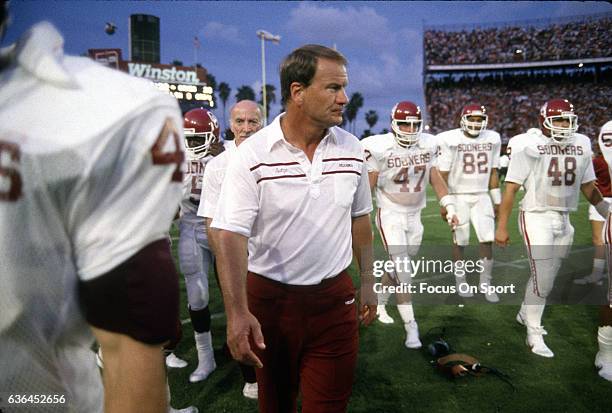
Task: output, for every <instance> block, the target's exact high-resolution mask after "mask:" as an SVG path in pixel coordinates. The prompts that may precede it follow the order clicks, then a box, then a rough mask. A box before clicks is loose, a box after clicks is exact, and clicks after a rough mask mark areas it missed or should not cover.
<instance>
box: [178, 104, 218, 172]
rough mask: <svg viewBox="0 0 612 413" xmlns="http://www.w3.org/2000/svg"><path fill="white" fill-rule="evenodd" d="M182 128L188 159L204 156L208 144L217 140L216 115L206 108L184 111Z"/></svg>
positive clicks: (208, 149) (208, 148)
mask: <svg viewBox="0 0 612 413" xmlns="http://www.w3.org/2000/svg"><path fill="white" fill-rule="evenodd" d="M183 130H184V132H185V146H186V148H185V150H186V152H187V156H188V157H189V159H192V160H197V159H202V158H205V157H206V156H207V155H208V154H209V151H210V146H211V145H212V144H213V143H215V142H219V122H218V121H217V118H216V116H215V115H214V114H213V113H212V112H210V111H208V110H206V109H202V108H198V109H192V110H190V111H189V112H187V113H185V117H184V119H183Z"/></svg>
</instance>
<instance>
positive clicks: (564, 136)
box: [540, 99, 578, 143]
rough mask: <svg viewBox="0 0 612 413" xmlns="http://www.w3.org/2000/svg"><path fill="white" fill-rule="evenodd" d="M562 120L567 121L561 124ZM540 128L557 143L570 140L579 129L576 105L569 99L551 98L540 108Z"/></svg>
mask: <svg viewBox="0 0 612 413" xmlns="http://www.w3.org/2000/svg"><path fill="white" fill-rule="evenodd" d="M560 121H566V123H565V124H562V125H561V124H559V122H560ZM555 123H556V124H555ZM540 129H542V132H543V133H544V135H546V136H548V137H549V138H551V139H552V140H554V141H555V142H557V143H565V142H568V141H570V140H571V139H572V138H573V137H574V133H576V131H577V130H578V116H576V114H575V113H574V105H572V104H571V103H570V102H569V100H567V99H551V100H549V101H548V102H546V103H544V105H543V106H542V107H541V108H540Z"/></svg>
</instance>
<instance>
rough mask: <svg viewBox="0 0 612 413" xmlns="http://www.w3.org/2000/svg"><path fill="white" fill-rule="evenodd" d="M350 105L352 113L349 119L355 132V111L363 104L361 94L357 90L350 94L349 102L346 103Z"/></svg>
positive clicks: (357, 111)
mask: <svg viewBox="0 0 612 413" xmlns="http://www.w3.org/2000/svg"><path fill="white" fill-rule="evenodd" d="M348 106H351V107H352V111H353V113H351V114H352V115H353V116H352V119H349V120H350V121H351V122H352V123H353V134H355V120H356V119H357V113H359V109H361V107H362V106H363V96H362V95H361V93H359V92H355V93H353V94H352V95H351V98H350V99H349V103H348V105H347V107H348Z"/></svg>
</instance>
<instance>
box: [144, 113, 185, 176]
mask: <svg viewBox="0 0 612 413" xmlns="http://www.w3.org/2000/svg"><path fill="white" fill-rule="evenodd" d="M170 135H172V137H173V138H174V147H175V148H176V150H175V151H174V152H162V150H163V148H164V146H165V145H166V142H167V141H168V137H169V136H170ZM151 157H152V159H153V165H168V164H171V163H174V164H176V169H175V170H174V173H173V174H172V181H173V182H182V181H183V172H181V165H182V164H183V159H185V154H184V153H183V151H182V150H181V146H180V143H179V134H178V132H177V131H176V128H175V127H174V124H173V123H172V121H171V120H170V119H166V122H165V123H164V127H163V128H162V131H161V133H160V134H159V137H158V138H157V140H156V141H155V143H154V144H153V147H152V148H151Z"/></svg>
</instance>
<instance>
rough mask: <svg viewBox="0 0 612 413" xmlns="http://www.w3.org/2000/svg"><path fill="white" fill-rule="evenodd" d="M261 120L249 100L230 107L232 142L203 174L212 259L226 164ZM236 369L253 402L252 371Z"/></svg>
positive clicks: (203, 213)
mask: <svg viewBox="0 0 612 413" xmlns="http://www.w3.org/2000/svg"><path fill="white" fill-rule="evenodd" d="M262 118H263V115H262V113H261V109H260V107H259V105H258V104H257V103H255V102H253V101H252V100H241V101H240V102H237V103H236V104H235V105H234V106H232V109H231V110H230V129H231V131H232V133H233V134H234V140H233V141H229V143H228V144H227V146H226V150H225V151H224V152H223V153H221V154H220V155H218V156H216V157H215V158H213V159H212V160H211V161H210V162H209V163H208V165H207V166H206V169H205V170H204V180H203V182H202V188H203V190H204V192H205V193H206V196H205V197H204V199H203V201H202V202H200V206H199V207H198V216H200V217H204V221H205V223H206V232H207V234H208V242H209V244H210V247H211V248H212V251H213V254H215V255H216V254H217V252H216V250H215V239H214V238H215V232H216V231H215V230H214V229H212V228H210V222H211V221H212V219H213V218H214V216H215V210H216V209H217V202H218V200H219V194H220V192H221V184H222V183H223V179H224V177H225V171H226V169H227V164H228V163H229V162H230V158H231V157H232V156H233V154H234V152H235V151H236V148H237V147H238V146H239V145H240V144H241V143H242V142H244V140H245V139H247V138H248V137H249V136H251V135H253V134H254V133H255V132H257V131H258V130H260V129H261V127H262V126H263V124H262ZM240 369H241V371H242V377H243V378H244V382H245V383H244V387H243V388H242V394H243V396H244V397H247V398H249V399H257V381H256V378H255V370H254V368H253V367H252V366H249V365H246V364H243V363H240Z"/></svg>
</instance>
